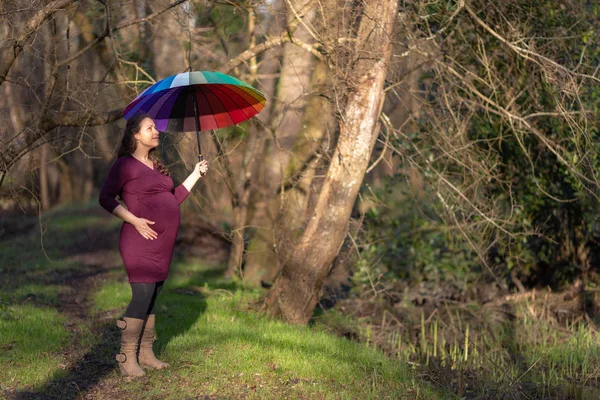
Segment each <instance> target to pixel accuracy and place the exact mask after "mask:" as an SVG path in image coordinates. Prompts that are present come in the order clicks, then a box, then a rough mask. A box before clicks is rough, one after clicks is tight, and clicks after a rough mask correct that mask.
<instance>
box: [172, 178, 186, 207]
mask: <svg viewBox="0 0 600 400" xmlns="http://www.w3.org/2000/svg"><path fill="white" fill-rule="evenodd" d="M188 194H190V192H189V191H188V190H187V189H186V187H185V186H183V183H182V184H181V185H179V186H177V187H176V188H175V190H174V191H173V195H174V196H175V200H177V204H178V205H179V204H181V203H183V201H184V200H185V199H186V197H188Z"/></svg>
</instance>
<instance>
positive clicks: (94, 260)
mask: <svg viewBox="0 0 600 400" xmlns="http://www.w3.org/2000/svg"><path fill="white" fill-rule="evenodd" d="M78 236H79V237H81V238H84V239H85V240H77V241H75V243H74V245H73V247H72V248H70V249H69V251H65V254H70V256H68V257H66V258H64V259H63V260H64V261H70V262H74V264H75V265H76V266H77V267H76V269H67V270H58V271H53V272H52V274H51V276H47V277H46V279H44V280H45V281H46V282H47V283H49V284H55V285H62V286H64V287H65V289H64V290H62V291H61V293H60V294H59V304H58V306H57V307H56V309H57V310H58V312H59V313H60V314H61V315H63V316H64V317H66V320H67V322H66V324H65V328H66V329H67V330H68V331H69V332H71V334H72V336H71V340H70V341H69V343H68V344H67V346H66V347H65V348H64V350H63V361H62V363H61V364H59V365H58V366H57V367H58V368H59V371H58V372H57V373H55V375H54V376H53V377H52V378H50V379H49V381H48V383H46V384H45V385H44V386H43V387H41V388H39V389H38V390H35V391H20V392H16V393H12V394H10V396H11V398H15V399H94V398H110V399H121V398H126V397H124V396H123V395H122V393H120V391H119V386H118V381H115V380H111V379H106V378H107V376H108V375H110V374H111V372H112V371H113V370H114V369H115V368H116V363H115V361H114V354H116V352H117V350H118V348H117V346H118V340H119V332H118V329H117V327H116V326H115V320H116V319H117V318H118V317H119V316H120V314H121V312H122V310H120V309H119V310H112V311H109V312H106V313H100V314H96V315H92V313H91V311H92V310H93V296H94V293H95V292H96V290H97V289H98V288H99V287H101V286H102V285H103V284H104V283H105V282H107V281H109V280H114V279H115V277H116V276H117V277H118V276H119V274H120V273H122V275H123V276H122V278H123V279H124V278H125V271H122V268H123V267H122V263H121V259H120V255H119V253H118V250H115V247H114V244H115V243H116V242H117V241H118V239H117V238H118V231H116V232H115V231H110V232H109V234H108V235H107V231H105V230H99V229H94V227H91V228H90V229H86V230H84V231H82V232H78ZM117 279H119V278H117ZM90 343H91V345H90Z"/></svg>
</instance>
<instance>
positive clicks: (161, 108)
mask: <svg viewBox="0 0 600 400" xmlns="http://www.w3.org/2000/svg"><path fill="white" fill-rule="evenodd" d="M265 102H266V100H265V96H264V95H263V94H262V93H261V92H260V91H258V90H256V89H254V88H253V87H252V86H250V85H248V84H247V83H244V82H242V81H240V80H239V79H236V78H234V77H232V76H229V75H225V74H222V73H220V72H216V71H193V72H184V73H181V74H177V75H172V76H169V77H168V78H165V79H163V80H161V81H158V82H156V83H155V84H153V85H152V86H150V87H148V88H146V89H145V90H144V91H143V92H142V93H141V94H140V95H139V96H137V97H136V98H135V99H133V101H132V102H131V103H129V105H128V106H127V107H126V108H125V110H124V111H123V117H124V118H125V119H129V118H131V117H133V116H134V115H136V114H138V113H145V114H147V115H148V116H150V117H151V118H152V119H154V123H155V124H156V129H158V130H159V131H162V132H191V131H194V130H195V131H196V137H197V139H198V152H199V153H200V138H199V135H198V133H199V131H204V130H210V129H218V128H224V127H227V126H232V125H237V124H239V123H240V122H242V121H245V120H247V119H249V118H252V117H253V116H254V115H256V114H258V113H259V112H260V110H262V109H263V108H264V106H265ZM200 159H202V157H201V156H200Z"/></svg>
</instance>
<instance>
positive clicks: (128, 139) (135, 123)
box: [117, 114, 171, 177]
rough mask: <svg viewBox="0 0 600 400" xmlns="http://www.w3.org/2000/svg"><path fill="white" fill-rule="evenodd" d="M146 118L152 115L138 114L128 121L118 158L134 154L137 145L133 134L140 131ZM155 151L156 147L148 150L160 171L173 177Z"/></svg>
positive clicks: (149, 155) (149, 156)
mask: <svg viewBox="0 0 600 400" xmlns="http://www.w3.org/2000/svg"><path fill="white" fill-rule="evenodd" d="M144 118H150V117H149V116H148V115H146V114H136V115H135V116H133V117H131V118H130V119H129V120H128V121H127V125H126V126H125V133H123V139H122V140H121V147H119V153H118V155H117V158H121V157H124V156H127V155H131V154H133V152H134V151H135V149H136V147H137V144H136V142H135V137H134V136H133V135H135V134H136V133H138V132H139V131H140V124H141V123H142V121H143V120H144ZM155 151H156V147H155V148H153V149H150V150H149V151H148V158H149V159H150V160H152V161H154V162H155V163H156V166H157V168H158V171H159V172H160V173H161V174H163V175H166V176H168V177H171V171H169V169H168V168H167V167H165V166H164V165H163V163H161V162H160V160H159V159H158V158H157V157H156V155H155V154H154V152H155Z"/></svg>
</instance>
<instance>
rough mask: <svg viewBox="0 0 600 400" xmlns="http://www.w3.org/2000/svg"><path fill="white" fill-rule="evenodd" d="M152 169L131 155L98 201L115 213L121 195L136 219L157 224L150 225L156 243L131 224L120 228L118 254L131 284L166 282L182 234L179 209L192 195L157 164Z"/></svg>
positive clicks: (112, 174)
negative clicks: (174, 183) (176, 245)
mask: <svg viewBox="0 0 600 400" xmlns="http://www.w3.org/2000/svg"><path fill="white" fill-rule="evenodd" d="M153 167H154V169H150V167H148V166H147V165H146V164H144V163H143V162H141V161H140V160H138V159H137V158H135V157H133V156H131V155H127V156H124V157H121V158H119V159H117V160H116V161H115V162H114V164H113V165H112V167H111V168H110V171H109V172H108V176H107V177H106V181H105V182H104V185H103V186H102V189H101V190H100V197H99V199H98V201H99V203H100V205H101V206H102V207H103V208H104V209H105V210H106V211H108V212H109V213H112V212H113V210H114V209H115V208H116V207H117V206H118V205H119V204H120V203H119V202H118V201H117V199H116V198H115V197H116V196H117V194H119V195H120V196H121V198H122V199H123V201H124V202H125V205H126V206H127V209H128V210H129V211H130V212H131V213H132V214H133V215H135V216H136V217H139V218H146V219H147V220H150V221H154V222H155V223H154V224H149V225H148V226H149V227H150V228H151V229H152V230H154V231H155V232H156V233H157V235H158V237H157V238H156V239H154V240H150V239H146V238H144V237H143V236H142V235H140V233H139V232H138V231H137V230H136V229H135V227H134V226H133V225H131V224H130V223H128V222H123V224H122V225H121V232H120V236H119V251H120V252H121V258H122V259H123V264H124V265H125V269H126V270H127V275H128V276H129V282H161V281H164V280H165V279H167V275H168V273H169V266H170V265H171V259H172V258H173V248H174V247H175V239H176V237H177V231H178V230H179V223H180V219H179V205H180V204H181V203H182V202H183V201H184V200H185V199H186V197H187V196H188V194H189V191H188V190H187V189H186V188H185V186H183V184H181V185H179V186H177V188H175V189H174V188H173V180H172V179H171V178H170V177H168V176H166V175H163V174H161V173H160V171H159V170H158V169H157V166H156V163H153Z"/></svg>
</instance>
